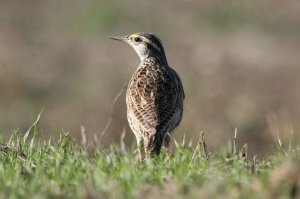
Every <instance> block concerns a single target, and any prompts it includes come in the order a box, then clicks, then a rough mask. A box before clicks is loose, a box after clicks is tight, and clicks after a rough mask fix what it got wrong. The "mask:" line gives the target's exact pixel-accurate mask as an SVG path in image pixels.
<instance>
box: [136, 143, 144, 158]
mask: <svg viewBox="0 0 300 199" xmlns="http://www.w3.org/2000/svg"><path fill="white" fill-rule="evenodd" d="M137 148H138V152H139V159H140V162H142V161H143V160H144V158H145V151H144V140H143V138H137Z"/></svg>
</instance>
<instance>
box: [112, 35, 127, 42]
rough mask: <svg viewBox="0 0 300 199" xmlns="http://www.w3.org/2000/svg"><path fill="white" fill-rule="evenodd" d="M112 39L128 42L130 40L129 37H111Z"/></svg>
mask: <svg viewBox="0 0 300 199" xmlns="http://www.w3.org/2000/svg"><path fill="white" fill-rule="evenodd" d="M110 39H113V40H117V41H126V40H127V39H128V38H127V36H117V37H110Z"/></svg>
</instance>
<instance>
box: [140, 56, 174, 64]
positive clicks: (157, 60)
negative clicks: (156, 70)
mask: <svg viewBox="0 0 300 199" xmlns="http://www.w3.org/2000/svg"><path fill="white" fill-rule="evenodd" d="M145 64H146V65H148V64H154V65H159V66H161V67H168V62H167V59H166V58H162V57H154V56H149V57H145V58H143V59H141V64H140V65H145Z"/></svg>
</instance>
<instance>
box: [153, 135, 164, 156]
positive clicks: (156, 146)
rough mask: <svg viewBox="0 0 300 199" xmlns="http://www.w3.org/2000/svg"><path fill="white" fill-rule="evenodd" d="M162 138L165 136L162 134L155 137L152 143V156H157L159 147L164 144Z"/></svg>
mask: <svg viewBox="0 0 300 199" xmlns="http://www.w3.org/2000/svg"><path fill="white" fill-rule="evenodd" d="M164 137H165V135H164V134H162V133H159V134H157V135H155V138H154V143H153V144H154V146H153V150H152V152H151V154H152V155H159V153H160V150H161V147H162V145H163V142H164Z"/></svg>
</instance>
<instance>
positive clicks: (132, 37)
mask: <svg viewBox="0 0 300 199" xmlns="http://www.w3.org/2000/svg"><path fill="white" fill-rule="evenodd" d="M136 37H138V35H130V36H129V39H131V40H133V39H135V38H136Z"/></svg>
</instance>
